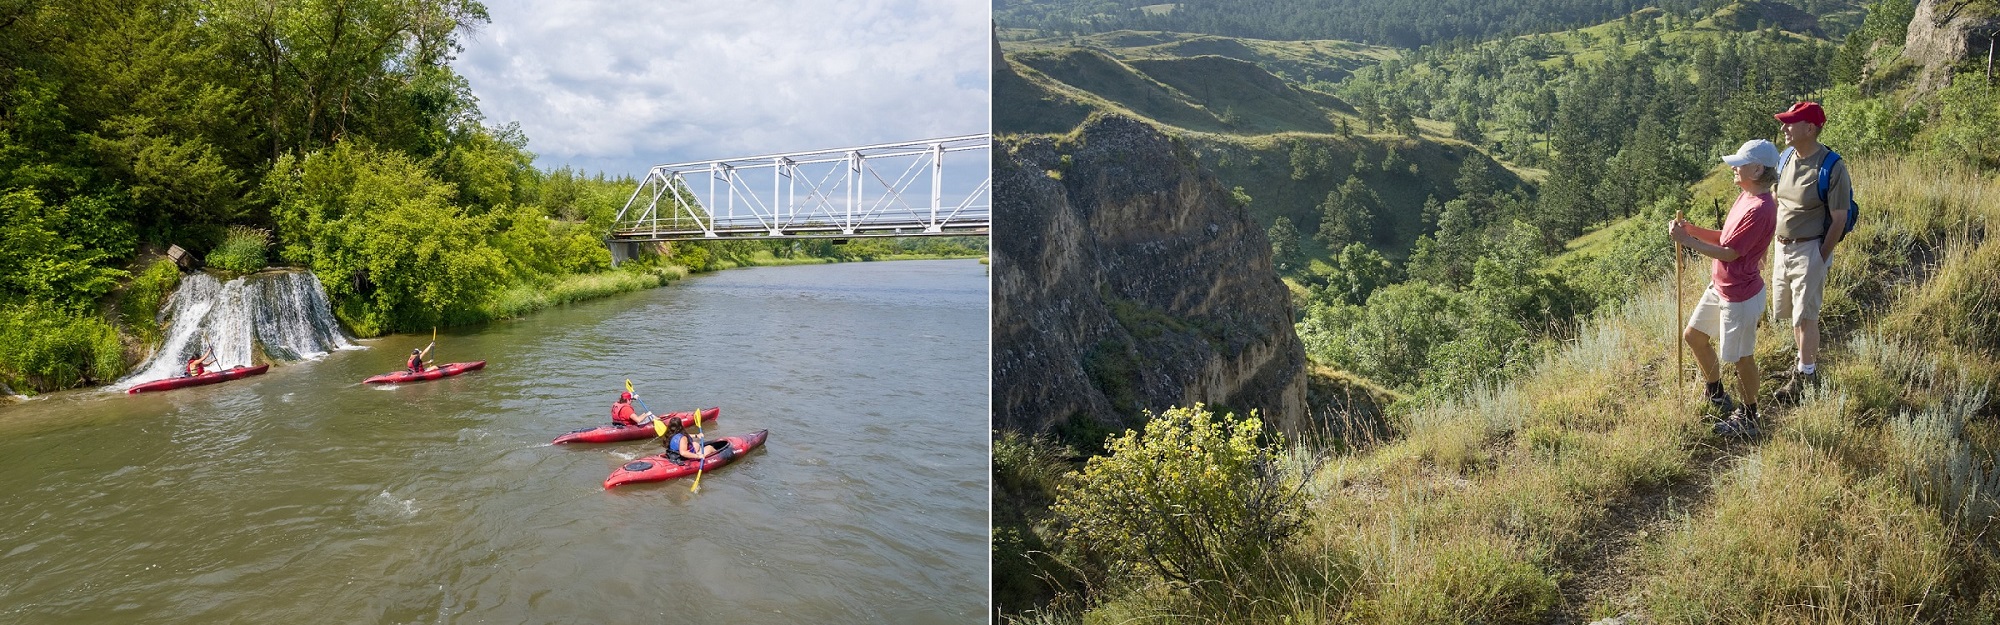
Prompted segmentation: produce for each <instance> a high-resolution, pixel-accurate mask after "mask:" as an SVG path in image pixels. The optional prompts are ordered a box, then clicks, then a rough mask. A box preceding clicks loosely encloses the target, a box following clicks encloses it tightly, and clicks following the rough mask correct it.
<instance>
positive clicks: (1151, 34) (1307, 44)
mask: <svg viewBox="0 0 2000 625" xmlns="http://www.w3.org/2000/svg"><path fill="white" fill-rule="evenodd" d="M1000 39H1001V41H1002V43H1001V45H1002V47H1003V48H1005V49H1006V50H1007V51H1008V52H1026V51H1031V50H1040V49H1049V48H1079V47H1080V48H1091V49H1097V50H1104V51H1105V52H1106V53H1108V54H1110V55H1112V56H1115V57H1117V58H1121V59H1178V58H1192V57H1197V56H1220V57H1226V58H1232V59H1236V60H1238V61H1243V62H1246V63H1251V64H1254V65H1256V66H1258V67H1261V68H1264V71H1267V72H1270V73H1271V74H1273V75H1276V76H1278V77H1281V78H1284V79H1286V80H1290V81H1294V82H1298V83H1302V84H1311V83H1335V82H1339V81H1340V80H1341V79H1343V78H1346V77H1347V76H1348V75H1349V74H1351V73H1353V71H1354V70H1355V69H1357V68H1360V67H1366V66H1368V65H1373V64H1375V63H1379V62H1382V61H1383V60H1384V59H1391V58H1396V57H1397V56H1399V55H1400V52H1398V51H1397V50H1395V49H1394V48H1385V47H1381V46H1371V45H1367V44H1360V43H1354V42H1351V41H1338V40H1307V41H1273V40H1267V39H1249V38H1236V37H1219V36H1215V35H1199V34H1190V33H1175V32H1163V31H1131V30H1120V31H1112V32H1108V33H1095V34H1088V35H1077V36H1070V37H1047V38H1035V37H1033V33H1032V31H1004V32H1002V33H1001V37H1000Z"/></svg>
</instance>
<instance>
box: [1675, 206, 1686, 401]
mask: <svg viewBox="0 0 2000 625" xmlns="http://www.w3.org/2000/svg"><path fill="white" fill-rule="evenodd" d="M1685 219H1686V217H1685V216H1683V215H1682V214H1681V211H1674V221H1683V220H1685ZM1685 258H1687V254H1686V253H1684V252H1682V251H1681V242H1680V239H1675V240H1674V323H1673V327H1674V328H1675V329H1676V330H1678V329H1679V328H1680V325H1681V323H1682V321H1681V319H1682V315H1681V260H1682V259H1685ZM1673 334H1674V378H1673V379H1674V397H1676V398H1679V399H1681V400H1682V401H1683V402H1685V401H1686V400H1687V395H1686V393H1687V390H1686V389H1685V388H1684V387H1682V386H1681V376H1683V375H1687V350H1686V349H1684V348H1685V347H1687V345H1686V341H1682V340H1681V333H1680V332H1678V331H1676V332H1674V333H1673Z"/></svg>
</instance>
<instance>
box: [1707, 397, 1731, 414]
mask: <svg viewBox="0 0 2000 625" xmlns="http://www.w3.org/2000/svg"><path fill="white" fill-rule="evenodd" d="M1707 399H1708V405H1709V406H1710V407H1712V408H1715V417H1716V418H1718V419H1719V418H1722V417H1724V416H1727V415H1728V414H1729V413H1731V412H1733V411H1735V410H1736V402H1735V401H1732V400H1730V399H1729V394H1728V393H1716V394H1714V395H1708V396H1707Z"/></svg>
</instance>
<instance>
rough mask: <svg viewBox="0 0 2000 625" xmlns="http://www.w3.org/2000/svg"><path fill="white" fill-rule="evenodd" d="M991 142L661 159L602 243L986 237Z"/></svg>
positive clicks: (989, 138)
mask: <svg viewBox="0 0 2000 625" xmlns="http://www.w3.org/2000/svg"><path fill="white" fill-rule="evenodd" d="M992 147H993V135H990V134H980V135H967V136H962V137H947V138H943V139H926V140H922V141H906V142H902V143H884V144H879V145H867V146H860V147H852V148H837V149H831V150H815V151H810V152H792V153H788V154H767V155H763V156H748V157H743V158H728V159H717V160H709V161H696V162H690V163H678V164H673V165H659V166H656V167H653V168H652V169H650V170H648V171H647V172H646V178H645V180H642V181H640V183H639V187H638V188H637V189H634V190H633V191H632V196H631V197H630V198H629V199H627V200H626V201H625V206H624V208H621V209H619V211H618V215H617V217H616V224H615V225H614V226H613V227H612V232H611V237H610V239H609V240H607V241H606V243H608V244H611V247H612V248H613V250H614V254H615V252H616V251H617V250H618V248H620V247H624V246H621V245H619V244H620V243H640V242H649V241H699V240H718V239H732V238H736V239H744V238H785V239H812V238H821V239H848V238H859V237H912V236H983V235H985V234H986V233H987V232H988V231H989V230H990V229H991V227H992V215H993V205H992V193H991V191H992V184H993V175H992V172H991V171H990V168H991V162H992V158H991V155H992ZM964 152H974V154H961V153H964ZM947 155H952V156H953V157H952V158H949V159H947V158H946V157H947ZM947 165H949V167H947ZM924 187H929V188H928V189H927V190H928V191H929V193H928V197H925V193H924V191H925V190H926V189H924Z"/></svg>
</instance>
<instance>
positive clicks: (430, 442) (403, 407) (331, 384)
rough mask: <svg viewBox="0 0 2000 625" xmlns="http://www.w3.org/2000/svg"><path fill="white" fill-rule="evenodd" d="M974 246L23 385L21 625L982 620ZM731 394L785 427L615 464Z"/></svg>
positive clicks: (7, 591)
mask: <svg viewBox="0 0 2000 625" xmlns="http://www.w3.org/2000/svg"><path fill="white" fill-rule="evenodd" d="M984 269H985V267H984V266H982V265H980V264H978V263H977V262H974V261H906V262H888V263H851V264H836V265H813V266H799V267H770V268H751V269H739V270H731V271H724V272H719V273H716V274H711V275H703V276H697V277H693V278H689V279H687V280H683V281H680V282H677V283H675V284H673V285H670V286H667V287H662V288H658V289H653V290H649V291H642V292H637V293H630V294H625V295H620V296H615V297H611V298H606V299H602V300H597V301H592V302H586V303H582V304H578V305H573V306H569V307H564V308H559V309H554V310H549V311H544V312H541V313H537V314H534V315H530V316H528V317H526V318H523V319H516V320H510V321H504V322H497V323H492V324H487V325H483V326H477V327H472V328H465V329H461V330H457V331H453V330H446V331H444V332H443V333H442V334H440V335H439V340H438V348H437V350H436V352H435V353H434V356H436V358H437V362H438V363H444V362H454V361H464V360H482V359H483V360H487V361H489V364H488V365H487V367H486V369H485V370H483V371H478V372H474V373H469V374H466V375H461V376H458V377H453V378H445V379H443V380H439V381H435V382H427V383H420V384H409V385H401V386H393V387H376V386H364V385H361V384H359V381H360V380H361V379H363V378H365V377H367V376H370V375H373V374H377V373H384V372H388V371H391V370H394V369H397V368H399V367H400V363H401V361H402V359H403V358H404V357H405V356H407V355H408V354H409V350H410V349H411V348H413V347H419V346H421V345H422V344H423V343H425V342H427V341H428V340H429V339H430V337H429V336H409V335H399V336H390V337H384V338H379V339H372V340H366V341H360V342H359V343H360V344H362V345H364V346H366V347H368V349H363V350H349V351H338V352H335V353H332V354H330V355H327V356H325V357H324V358H323V359H320V360H316V361H307V362H302V363H296V364H289V365H285V366H279V367H273V368H272V369H271V372H270V373H268V374H265V375H262V376H257V377H252V378H246V379H244V380H239V381H234V382H228V383H223V384H217V385H213V386H205V387H196V388H189V389H182V390H176V391H169V392H164V393H155V394H141V395H132V396H127V395H124V394H120V393H116V392H112V391H106V390H86V391H74V392H65V393H57V394H52V395H49V396H46V397H45V398H41V399H35V400H29V401H24V402H19V403H14V404H11V405H10V404H8V403H0V501H4V502H5V503H4V505H0V623H134V622H149V623H152V622H158V623H277V622H302V623H551V622H574V623H598V622H601V623H635V622H666V623H697V622H735V623H815V622H842V623H860V622H893V623H967V622H984V621H985V619H986V616H985V610H986V594H987V581H986V580H987V565H986V562H987V559H988V555H987V550H988V538H987V507H988V504H987V485H988V482H989V481H990V478H989V475H990V470H989V468H988V464H987V454H988V452H987V446H988V443H987V441H988V438H989V435H988V433H987V430H988V422H989V420H988V416H987V410H988V408H987V406H988V402H987V397H988V388H987V361H988V357H987V332H988V331H987V328H988V327H989V326H988V317H987V297H988V296H987V279H986V276H985V271H984ZM627 377H629V378H631V380H632V382H633V384H634V385H636V386H637V387H638V389H639V391H640V394H641V396H642V398H643V399H644V400H645V401H646V402H647V403H648V404H650V405H651V406H652V408H654V409H656V410H662V411H665V410H688V409H692V408H695V407H697V406H700V407H708V406H719V407H721V409H722V414H721V419H720V421H719V422H718V424H717V425H716V426H712V427H710V428H709V432H710V433H711V434H717V433H719V434H723V435H728V434H734V433H740V432H748V431H750V430H753V429H766V428H768V429H769V430H770V431H771V435H770V440H769V442H767V443H766V444H765V446H764V447H763V448H762V449H760V450H757V451H754V452H752V453H751V454H750V455H748V456H747V457H744V458H740V459H738V460H737V461H736V462H735V463H733V464H731V465H729V466H726V467H722V468H720V469H718V470H715V471H712V472H709V473H708V474H707V475H705V476H704V477H703V478H702V482H701V491H700V492H699V493H690V492H689V482H688V481H687V480H676V481H670V482H664V483H655V484H636V485H629V486H623V487H619V488H617V489H614V490H611V491H605V490H603V489H602V487H601V485H600V483H601V482H602V481H603V480H604V478H605V476H606V475H607V474H608V473H609V472H610V471H611V470H612V469H613V468H614V467H616V466H618V465H620V464H622V463H624V462H625V461H627V460H630V459H631V458H634V457H637V456H641V455H647V454H653V453H658V452H659V449H660V447H659V445H658V444H657V443H653V442H650V441H632V442H626V443H614V444H606V445H562V446H552V445H549V444H548V442H549V440H550V439H551V438H554V437H555V436H557V435H558V434H561V433H563V432H566V431H568V430H570V429H574V428H577V427H583V426H588V425H596V424H600V423H609V405H610V403H611V402H612V400H614V399H616V396H617V394H618V392H619V391H620V390H622V386H623V382H624V380H625V379H626V378H627Z"/></svg>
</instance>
